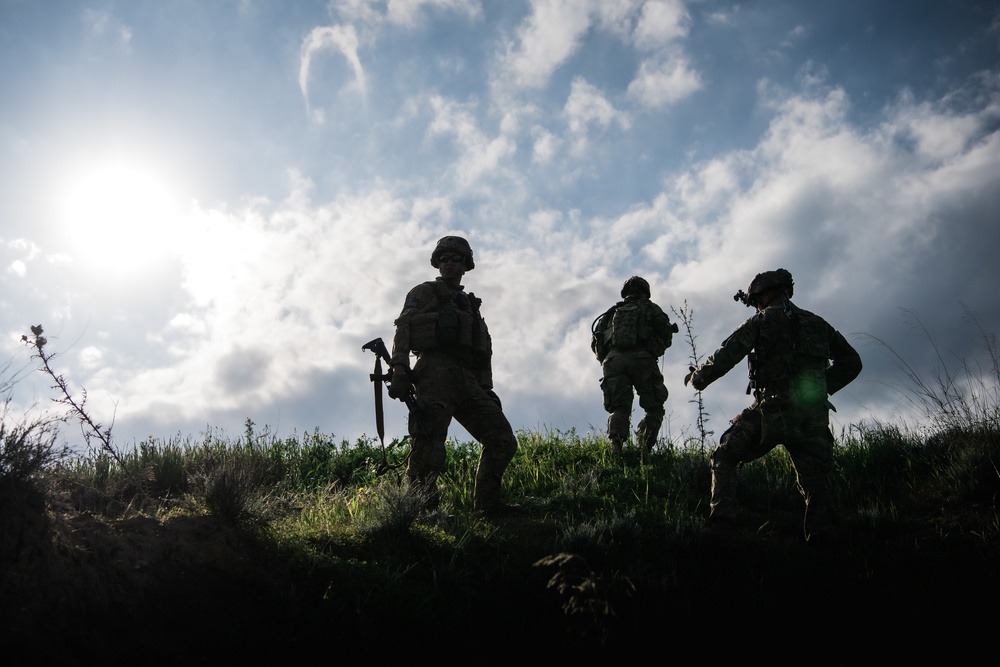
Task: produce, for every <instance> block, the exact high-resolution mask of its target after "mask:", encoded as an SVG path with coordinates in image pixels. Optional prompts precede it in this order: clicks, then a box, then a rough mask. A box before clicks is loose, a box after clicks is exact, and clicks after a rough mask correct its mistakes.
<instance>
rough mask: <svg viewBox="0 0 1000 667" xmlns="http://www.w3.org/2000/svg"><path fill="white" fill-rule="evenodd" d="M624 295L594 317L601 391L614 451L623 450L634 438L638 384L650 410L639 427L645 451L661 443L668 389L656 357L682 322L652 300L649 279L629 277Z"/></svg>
mask: <svg viewBox="0 0 1000 667" xmlns="http://www.w3.org/2000/svg"><path fill="white" fill-rule="evenodd" d="M621 295H622V299H623V301H619V302H618V303H616V304H615V305H613V306H612V307H611V308H609V309H608V310H607V311H605V312H604V313H603V314H602V315H600V316H599V317H598V318H597V319H596V320H594V323H593V325H592V326H591V333H592V334H593V337H592V338H591V344H590V347H591V349H592V350H593V351H594V354H595V355H597V360H598V361H599V362H601V366H602V368H603V370H604V376H603V377H602V378H601V391H602V392H603V393H604V409H605V410H607V411H608V412H609V413H610V416H609V417H608V440H610V441H611V450H612V452H613V453H614V454H615V456H620V455H621V452H622V444H623V443H624V442H625V441H626V440H627V439H628V437H629V429H630V421H631V415H632V401H633V399H634V394H633V389H634V390H635V393H636V394H639V407H641V408H642V409H643V410H644V411H645V416H644V417H643V419H642V421H640V422H639V427H638V429H637V431H636V436H637V440H638V443H639V445H640V446H641V447H642V448H643V450H644V451H646V452H649V451H651V450H652V449H653V445H655V444H656V436H657V434H658V433H659V432H660V425H661V424H662V423H663V415H664V414H665V413H666V411H665V409H664V407H663V406H664V403H666V402H667V393H668V392H667V387H666V385H664V384H663V374H662V373H661V372H660V367H659V363H658V361H657V360H658V359H659V357H660V356H662V355H663V353H664V351H665V350H666V349H667V348H668V347H670V344H671V342H672V341H673V335H674V334H675V333H677V325H676V324H671V323H670V318H669V317H667V314H666V313H665V312H663V310H662V309H661V308H660V307H659V306H658V305H656V304H655V303H653V302H652V301H650V300H649V296H650V292H649V283H648V282H646V281H645V280H644V279H642V278H640V277H639V276H632V277H631V278H629V279H628V280H626V281H625V284H624V285H623V286H622V291H621Z"/></svg>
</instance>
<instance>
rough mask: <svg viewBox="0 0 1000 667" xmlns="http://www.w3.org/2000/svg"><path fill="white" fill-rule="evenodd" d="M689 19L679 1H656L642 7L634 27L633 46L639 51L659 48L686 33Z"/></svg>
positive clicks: (682, 4) (685, 9)
mask: <svg viewBox="0 0 1000 667" xmlns="http://www.w3.org/2000/svg"><path fill="white" fill-rule="evenodd" d="M690 20H691V17H690V16H689V15H688V12H687V8H686V7H685V6H684V3H683V2H681V1H680V0H657V1H651V2H646V3H645V4H643V6H642V13H641V16H640V18H639V22H638V24H637V25H636V27H635V44H636V46H637V47H638V48H640V49H657V48H661V47H663V46H665V45H667V44H669V43H671V42H673V41H675V40H677V39H679V38H681V37H685V36H686V35H687V33H688V25H689V23H690Z"/></svg>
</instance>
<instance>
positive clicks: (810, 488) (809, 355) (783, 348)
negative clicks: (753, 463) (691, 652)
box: [684, 269, 861, 544]
mask: <svg viewBox="0 0 1000 667" xmlns="http://www.w3.org/2000/svg"><path fill="white" fill-rule="evenodd" d="M793 287H794V283H793V282H792V274H791V273H789V272H788V271H786V270H785V269H778V270H776V271H767V272H764V273H758V274H757V276H756V277H755V278H754V279H753V281H752V282H751V283H750V287H749V288H747V293H744V292H743V291H742V290H740V291H739V292H738V293H737V294H736V296H735V297H734V298H735V299H737V300H740V301H743V303H745V304H746V305H747V306H751V307H754V308H756V309H757V313H756V314H755V315H754V316H752V317H751V318H750V319H749V320H747V321H746V322H744V323H743V325H742V326H741V327H740V328H739V329H737V330H736V331H735V332H734V333H733V334H732V335H731V336H730V337H729V338H727V339H726V340H725V341H724V342H723V343H722V347H720V348H719V349H718V350H716V352H715V353H714V354H713V355H712V356H711V357H709V358H708V360H707V361H706V362H705V363H704V364H702V365H701V366H700V367H699V368H697V369H695V368H693V367H692V368H691V369H690V373H688V375H687V376H686V377H685V378H684V384H685V385H686V384H687V383H688V382H690V383H691V384H692V385H693V386H694V388H695V389H698V390H699V391H700V390H702V389H704V388H705V387H707V386H708V385H709V384H711V383H712V382H714V381H715V380H717V379H718V378H720V377H722V376H723V375H725V374H726V373H727V372H728V371H729V370H730V369H731V368H733V366H735V365H736V364H737V363H739V362H740V360H741V359H743V357H748V360H749V365H750V386H749V388H748V389H747V393H749V392H750V390H751V389H752V390H753V396H754V399H755V400H754V402H753V404H752V405H751V406H750V407H749V408H747V409H745V410H743V412H741V413H740V414H739V415H738V416H737V417H736V418H734V419H733V420H732V422H731V424H732V426H730V428H729V429H728V430H727V431H726V432H725V433H723V434H722V438H721V439H720V442H719V446H718V448H716V450H715V451H714V452H713V453H712V459H711V460H712V503H711V515H710V520H711V522H712V524H713V526H719V525H723V526H724V525H727V524H729V525H732V524H735V522H736V521H735V516H734V514H735V500H736V466H737V465H739V464H740V463H743V462H745V461H750V460H752V459H756V458H759V457H761V456H763V455H764V454H766V453H767V452H769V451H771V450H772V449H774V447H775V446H777V445H779V444H781V445H784V447H785V449H786V450H788V454H789V456H790V457H791V459H792V464H793V465H794V467H795V473H796V483H797V485H798V488H799V491H800V492H801V494H802V497H803V499H804V500H805V504H806V511H805V519H804V521H803V529H804V532H805V538H806V541H807V542H808V543H810V544H816V543H822V542H828V541H833V540H834V539H835V537H836V533H835V530H834V525H833V524H834V508H833V497H832V494H831V492H830V483H829V475H830V472H831V470H832V468H833V444H834V439H833V434H832V433H831V432H830V423H829V410H830V409H832V408H833V405H832V404H831V403H830V402H829V400H828V399H827V397H828V396H829V395H831V394H834V393H836V392H837V391H839V390H840V389H842V388H844V387H845V386H846V385H848V384H849V383H850V382H851V381H853V380H854V378H856V377H857V376H858V374H859V373H860V372H861V357H860V356H859V355H858V353H857V352H856V351H855V349H854V348H853V347H851V345H850V344H849V343H848V342H847V340H846V339H845V338H844V337H843V336H842V335H841V334H840V332H838V331H837V330H836V329H834V328H833V327H832V326H830V325H829V324H827V322H826V321H825V320H824V319H823V318H821V317H819V316H818V315H814V314H813V313H810V312H809V311H806V310H802V309H801V308H799V307H797V306H796V305H795V304H793V303H792V302H791V301H790V300H789V299H791V297H792V290H793ZM831 360H832V364H831Z"/></svg>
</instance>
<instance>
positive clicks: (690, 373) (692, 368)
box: [684, 366, 694, 387]
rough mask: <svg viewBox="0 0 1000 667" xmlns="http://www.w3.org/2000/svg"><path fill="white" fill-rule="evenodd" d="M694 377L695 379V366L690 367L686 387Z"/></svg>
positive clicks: (685, 382) (685, 379) (685, 378)
mask: <svg viewBox="0 0 1000 667" xmlns="http://www.w3.org/2000/svg"><path fill="white" fill-rule="evenodd" d="M693 377H694V366H688V374H687V375H685V376H684V386H685V387H686V386H688V383H689V382H691V378H693Z"/></svg>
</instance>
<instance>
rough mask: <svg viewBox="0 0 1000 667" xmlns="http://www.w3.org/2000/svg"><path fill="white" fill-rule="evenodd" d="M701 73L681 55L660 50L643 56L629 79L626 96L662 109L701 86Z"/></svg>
mask: <svg viewBox="0 0 1000 667" xmlns="http://www.w3.org/2000/svg"><path fill="white" fill-rule="evenodd" d="M701 87H702V83H701V75H700V74H699V73H698V71H697V70H695V69H694V68H692V67H691V64H690V63H689V62H688V60H687V59H686V58H685V57H684V56H682V55H676V54H663V55H661V56H659V57H657V58H651V59H647V60H644V61H643V62H642V64H641V65H640V66H639V72H638V74H636V77H635V79H633V80H632V82H631V83H629V86H628V94H629V97H631V98H634V99H635V100H637V101H638V102H639V103H640V104H642V105H643V106H646V107H649V108H652V109H661V108H663V107H666V106H669V105H671V104H673V103H675V102H677V101H679V100H682V99H684V98H686V97H688V96H690V95H691V94H692V93H694V92H696V91H698V90H699V89H701Z"/></svg>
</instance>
